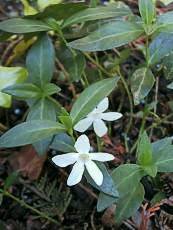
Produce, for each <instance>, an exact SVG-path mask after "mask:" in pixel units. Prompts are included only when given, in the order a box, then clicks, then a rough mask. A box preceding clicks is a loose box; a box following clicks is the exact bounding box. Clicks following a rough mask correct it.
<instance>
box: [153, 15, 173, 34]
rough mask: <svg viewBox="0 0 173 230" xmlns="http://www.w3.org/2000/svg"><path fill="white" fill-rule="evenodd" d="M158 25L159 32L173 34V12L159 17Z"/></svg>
mask: <svg viewBox="0 0 173 230" xmlns="http://www.w3.org/2000/svg"><path fill="white" fill-rule="evenodd" d="M157 23H158V31H159V32H169V33H173V11H169V12H167V13H164V14H161V15H159V16H158V18H157Z"/></svg>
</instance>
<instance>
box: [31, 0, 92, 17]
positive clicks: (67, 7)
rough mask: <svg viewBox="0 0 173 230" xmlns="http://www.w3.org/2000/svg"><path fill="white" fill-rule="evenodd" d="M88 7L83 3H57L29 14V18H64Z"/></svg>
mask: <svg viewBox="0 0 173 230" xmlns="http://www.w3.org/2000/svg"><path fill="white" fill-rule="evenodd" d="M86 8H88V7H87V5H86V4H85V3H82V2H80V3H71V2H68V3H59V4H53V5H49V6H48V7H46V8H45V9H44V10H43V12H40V13H38V14H37V15H34V16H30V17H29V18H37V19H43V20H44V19H45V18H54V19H55V20H59V21H60V20H64V19H66V18H69V17H70V16H71V15H73V14H75V13H77V12H79V11H81V10H84V9H86Z"/></svg>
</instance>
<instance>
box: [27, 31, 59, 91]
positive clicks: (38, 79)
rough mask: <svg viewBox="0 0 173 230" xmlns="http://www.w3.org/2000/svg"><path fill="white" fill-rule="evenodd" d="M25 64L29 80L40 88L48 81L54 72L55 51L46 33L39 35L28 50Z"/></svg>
mask: <svg viewBox="0 0 173 230" xmlns="http://www.w3.org/2000/svg"><path fill="white" fill-rule="evenodd" d="M26 65H27V69H28V72H29V79H30V82H32V83H33V84H36V85H37V86H39V87H41V88H42V87H44V85H45V84H47V83H49V82H50V80H51V79H52V76H53V72H54V66H55V52H54V47H53V44H52V42H51V40H50V38H49V37H48V36H47V35H43V36H42V37H40V38H39V39H38V40H37V42H36V43H35V44H34V45H33V46H32V48H31V49H30V50H29V53H28V55H27V59H26Z"/></svg>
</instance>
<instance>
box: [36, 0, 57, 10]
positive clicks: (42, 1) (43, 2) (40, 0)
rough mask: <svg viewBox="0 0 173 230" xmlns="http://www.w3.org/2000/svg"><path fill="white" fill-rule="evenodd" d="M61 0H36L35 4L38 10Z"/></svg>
mask: <svg viewBox="0 0 173 230" xmlns="http://www.w3.org/2000/svg"><path fill="white" fill-rule="evenodd" d="M60 2H62V1H61V0H37V5H38V7H39V9H40V10H44V9H45V8H46V7H48V6H50V5H55V4H58V3H60Z"/></svg>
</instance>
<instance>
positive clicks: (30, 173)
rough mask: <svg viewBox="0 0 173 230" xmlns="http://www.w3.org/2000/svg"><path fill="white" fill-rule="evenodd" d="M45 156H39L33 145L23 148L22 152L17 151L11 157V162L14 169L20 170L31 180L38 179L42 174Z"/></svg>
mask: <svg viewBox="0 0 173 230" xmlns="http://www.w3.org/2000/svg"><path fill="white" fill-rule="evenodd" d="M45 160H46V155H45V156H38V155H37V153H36V151H35V149H34V148H33V146H32V145H27V146H25V147H23V148H21V150H20V152H16V153H14V154H13V155H12V157H10V158H9V162H10V165H11V167H12V168H13V170H18V171H20V172H21V174H22V175H23V176H25V177H28V178H29V179H30V180H36V179H38V177H39V176H40V174H41V171H42V168H43V165H44V162H45Z"/></svg>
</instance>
